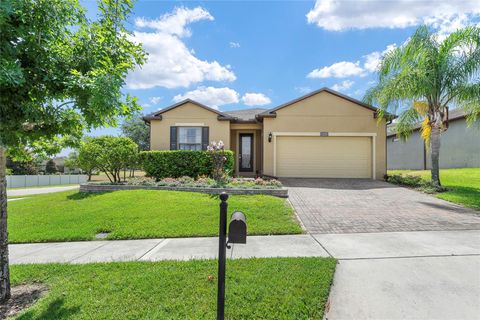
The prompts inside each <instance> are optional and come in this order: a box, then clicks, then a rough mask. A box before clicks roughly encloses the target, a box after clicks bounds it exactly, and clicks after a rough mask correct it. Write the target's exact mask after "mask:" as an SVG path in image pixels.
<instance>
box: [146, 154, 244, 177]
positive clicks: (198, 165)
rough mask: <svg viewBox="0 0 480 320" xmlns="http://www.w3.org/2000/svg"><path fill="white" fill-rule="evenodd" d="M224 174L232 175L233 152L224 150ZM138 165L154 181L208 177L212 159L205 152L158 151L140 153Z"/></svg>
mask: <svg viewBox="0 0 480 320" xmlns="http://www.w3.org/2000/svg"><path fill="white" fill-rule="evenodd" d="M224 153H225V157H226V158H227V161H226V162H225V172H226V173H227V174H229V175H232V174H233V168H234V164H235V162H234V157H233V152H232V151H230V150H225V151H224ZM140 163H141V164H142V167H143V170H144V171H145V173H146V175H147V176H149V177H153V178H156V179H162V178H169V177H170V178H178V177H183V176H189V177H192V178H197V177H199V176H210V174H211V173H212V158H211V155H210V154H209V153H208V152H207V151H190V150H159V151H143V152H141V153H140Z"/></svg>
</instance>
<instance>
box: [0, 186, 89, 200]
mask: <svg viewBox="0 0 480 320" xmlns="http://www.w3.org/2000/svg"><path fill="white" fill-rule="evenodd" d="M78 188H80V186H78V185H75V186H65V187H37V188H22V189H10V190H8V189H7V197H22V196H31V195H34V194H44V193H53V192H62V191H68V190H75V189H78Z"/></svg>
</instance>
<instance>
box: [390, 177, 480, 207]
mask: <svg viewBox="0 0 480 320" xmlns="http://www.w3.org/2000/svg"><path fill="white" fill-rule="evenodd" d="M388 174H413V175H419V176H421V177H422V178H423V179H425V180H426V181H430V171H429V170H420V171H413V170H391V171H388ZM440 181H441V183H442V185H443V186H444V187H445V188H447V190H448V191H446V192H442V193H438V194H436V196H437V197H438V198H440V199H444V200H447V201H451V202H454V203H458V204H461V205H464V206H466V207H470V208H474V209H477V210H480V168H464V169H443V170H440Z"/></svg>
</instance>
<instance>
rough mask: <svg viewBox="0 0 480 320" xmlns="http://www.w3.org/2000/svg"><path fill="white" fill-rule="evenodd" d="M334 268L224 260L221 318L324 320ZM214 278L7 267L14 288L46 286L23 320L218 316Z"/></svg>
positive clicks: (206, 269) (206, 270)
mask: <svg viewBox="0 0 480 320" xmlns="http://www.w3.org/2000/svg"><path fill="white" fill-rule="evenodd" d="M334 271H335V260H334V259H331V258H270V259H240V260H229V261H228V262H227V281H226V307H225V316H226V318H227V319H322V316H323V312H324V308H325V303H326V301H327V299H328V294H329V290H330V285H331V283H332V278H333V273H334ZM209 275H213V276H214V277H215V278H214V280H209ZM216 275H217V263H216V261H215V260H206V261H163V262H128V263H125V262H124V263H107V264H88V265H66V264H51V265H18V266H13V267H12V281H13V283H14V284H21V283H32V282H42V283H45V284H46V285H47V286H48V287H49V292H48V293H47V294H46V296H44V297H43V298H41V299H40V300H39V301H38V302H37V303H36V304H34V305H33V306H32V307H31V308H30V309H28V310H27V311H26V312H24V313H23V314H20V315H19V316H18V317H17V319H22V320H25V319H29V320H30V319H42V320H43V319H215V315H216V290H217V282H216Z"/></svg>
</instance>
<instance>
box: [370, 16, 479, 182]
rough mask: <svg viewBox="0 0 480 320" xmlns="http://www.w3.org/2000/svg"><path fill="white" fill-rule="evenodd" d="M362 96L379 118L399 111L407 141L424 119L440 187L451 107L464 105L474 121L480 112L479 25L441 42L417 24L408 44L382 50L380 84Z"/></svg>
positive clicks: (425, 136)
mask: <svg viewBox="0 0 480 320" xmlns="http://www.w3.org/2000/svg"><path fill="white" fill-rule="evenodd" d="M364 101H365V102H367V103H369V104H375V105H377V106H378V107H379V116H380V117H379V118H383V117H385V116H386V115H387V110H389V111H390V112H391V113H395V114H396V113H397V112H398V111H399V112H400V114H399V117H398V119H397V123H396V130H397V135H398V136H399V137H400V138H402V139H404V140H406V139H407V138H408V137H409V135H410V134H411V132H412V130H413V129H414V126H415V125H416V124H418V123H419V122H420V121H423V122H422V127H421V135H422V138H423V139H424V141H425V145H426V146H427V148H429V149H430V154H431V160H432V169H431V174H432V184H433V186H434V187H436V188H441V183H440V175H439V155H440V136H441V134H442V132H444V131H445V130H447V128H448V109H449V108H463V109H464V110H465V111H466V112H467V119H468V122H469V123H470V124H471V123H473V122H475V121H476V119H477V117H479V115H480V28H478V27H473V26H472V27H467V28H464V29H459V30H457V31H456V32H453V33H451V34H450V35H449V36H448V37H447V38H445V39H444V40H443V41H442V40H441V39H440V38H439V37H438V35H436V34H435V33H433V32H431V31H430V30H429V29H428V27H426V26H422V27H419V28H418V29H417V30H416V32H415V34H414V35H413V36H412V37H411V38H410V39H409V40H408V41H407V42H406V43H404V44H403V45H402V46H400V47H398V48H395V49H393V50H392V51H390V52H388V53H386V54H385V55H384V57H383V58H382V61H381V63H380V66H379V71H378V83H377V85H376V86H375V87H373V88H371V89H369V90H368V91H367V93H366V95H365V97H364Z"/></svg>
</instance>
